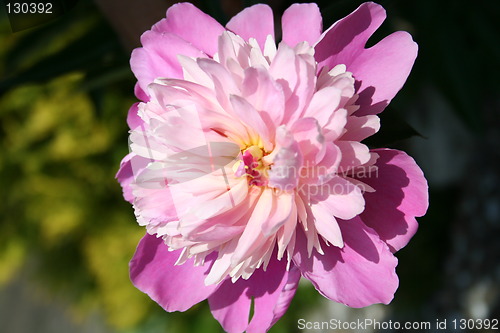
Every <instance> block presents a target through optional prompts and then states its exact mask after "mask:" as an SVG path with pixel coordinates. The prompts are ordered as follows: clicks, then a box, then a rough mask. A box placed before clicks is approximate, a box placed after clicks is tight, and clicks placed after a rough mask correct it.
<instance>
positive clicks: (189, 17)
mask: <svg viewBox="0 0 500 333" xmlns="http://www.w3.org/2000/svg"><path fill="white" fill-rule="evenodd" d="M152 30H153V31H157V32H168V33H173V34H175V35H177V36H179V37H181V38H182V39H184V40H185V41H186V42H188V43H190V44H192V45H193V46H195V47H196V48H198V49H200V50H201V51H203V52H205V53H206V54H208V55H209V56H213V55H214V54H215V53H216V52H217V40H218V38H219V35H220V34H222V33H223V32H224V31H225V29H224V27H223V26H222V25H220V23H219V22H217V21H216V20H215V19H213V18H212V17H211V16H209V15H207V14H205V13H204V12H202V11H201V10H199V9H198V8H196V7H195V6H194V5H193V4H191V3H187V2H184V3H178V4H175V5H173V6H172V7H170V8H169V9H168V10H167V18H165V19H163V20H161V21H160V22H158V23H156V24H155V25H154V26H153V28H152ZM179 53H181V52H179ZM181 54H183V53H181Z"/></svg>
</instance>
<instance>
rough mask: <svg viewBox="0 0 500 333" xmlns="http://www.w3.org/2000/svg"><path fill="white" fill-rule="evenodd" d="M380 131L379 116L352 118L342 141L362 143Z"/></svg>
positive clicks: (348, 122)
mask: <svg viewBox="0 0 500 333" xmlns="http://www.w3.org/2000/svg"><path fill="white" fill-rule="evenodd" d="M379 129H380V118H379V117H378V116H375V115H368V116H362V117H356V116H351V117H348V118H347V123H346V125H345V130H346V132H345V133H344V134H343V135H342V136H341V138H340V139H341V140H348V141H362V140H364V139H366V138H367V137H369V136H372V135H373V134H375V133H377V132H378V130H379Z"/></svg>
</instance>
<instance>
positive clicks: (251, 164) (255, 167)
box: [233, 145, 269, 186]
mask: <svg viewBox="0 0 500 333" xmlns="http://www.w3.org/2000/svg"><path fill="white" fill-rule="evenodd" d="M262 157H264V150H263V149H262V148H261V147H259V146H256V145H253V146H250V147H247V148H245V149H243V150H242V151H241V153H240V156H239V160H238V161H237V162H236V164H235V165H234V166H233V170H234V175H235V176H236V177H242V176H247V177H248V178H249V184H250V185H257V186H266V185H267V182H268V173H267V171H268V170H269V165H267V163H265V162H264V161H263V159H262Z"/></svg>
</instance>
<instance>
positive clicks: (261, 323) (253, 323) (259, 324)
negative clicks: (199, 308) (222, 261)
mask: <svg viewBox="0 0 500 333" xmlns="http://www.w3.org/2000/svg"><path fill="white" fill-rule="evenodd" d="M299 279H300V273H299V271H298V269H297V268H296V267H294V266H293V265H292V267H291V268H290V270H289V271H286V261H285V260H281V261H278V260H277V259H276V256H275V255H273V256H272V259H271V261H270V262H269V266H268V267H267V270H266V271H263V270H262V269H259V270H257V271H255V272H254V273H253V275H252V276H251V277H250V279H248V280H243V279H241V278H240V279H239V280H238V281H236V283H232V282H231V280H230V279H227V280H225V281H224V282H222V285H221V286H220V288H219V289H218V290H217V291H216V292H215V293H214V294H213V295H212V296H210V297H209V298H208V302H209V304H210V309H211V310H212V314H213V315H214V317H215V319H217V320H218V321H219V322H220V323H221V325H222V327H223V328H224V330H225V331H227V332H229V333H238V332H243V331H246V332H249V333H252V332H255V333H257V332H266V331H267V330H268V329H269V328H270V327H271V326H272V325H273V324H274V323H276V322H277V321H278V319H280V318H281V316H283V314H284V313H285V312H286V310H287V309H288V306H289V305H290V302H291V300H292V298H293V296H294V295H295V291H296V289H297V286H298V282H299ZM252 298H253V301H254V315H253V317H252V319H251V320H250V323H248V320H249V318H248V317H249V315H250V306H251V302H252Z"/></svg>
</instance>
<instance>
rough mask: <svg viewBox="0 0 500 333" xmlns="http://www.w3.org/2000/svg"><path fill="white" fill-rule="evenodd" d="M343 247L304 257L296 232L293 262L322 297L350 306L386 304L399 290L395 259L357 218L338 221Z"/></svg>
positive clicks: (303, 243) (302, 240) (304, 242)
mask: <svg viewBox="0 0 500 333" xmlns="http://www.w3.org/2000/svg"><path fill="white" fill-rule="evenodd" d="M339 225H340V229H341V230H342V236H343V238H344V247H343V248H342V249H339V248H338V247H334V246H322V248H323V250H324V252H325V254H324V255H321V254H319V253H318V252H317V251H315V250H314V251H313V254H312V256H311V257H308V254H307V240H306V237H305V235H304V233H303V232H302V231H300V230H299V229H298V231H297V239H296V245H295V249H296V253H295V255H294V257H293V260H294V263H295V264H296V265H297V267H298V268H299V269H300V271H301V272H302V275H303V276H304V277H306V278H307V279H309V280H310V281H311V282H312V283H313V285H314V287H315V288H316V289H317V290H318V291H319V292H320V293H321V294H322V295H324V296H325V297H327V298H329V299H331V300H334V301H336V302H339V303H342V304H345V305H347V306H350V307H354V308H359V307H365V306H368V305H372V304H375V303H384V304H388V303H389V302H390V301H391V300H392V298H393V296H394V292H395V291H396V289H397V287H398V277H397V275H396V271H395V268H396V265H397V259H396V257H394V255H393V254H392V253H391V251H390V250H389V248H388V247H387V245H386V244H385V243H384V242H383V241H381V240H380V239H379V238H378V236H377V234H376V233H375V232H374V231H373V230H372V229H371V228H368V227H367V226H366V225H364V224H363V223H362V221H361V220H360V219H359V218H355V219H353V220H350V221H340V222H339Z"/></svg>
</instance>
